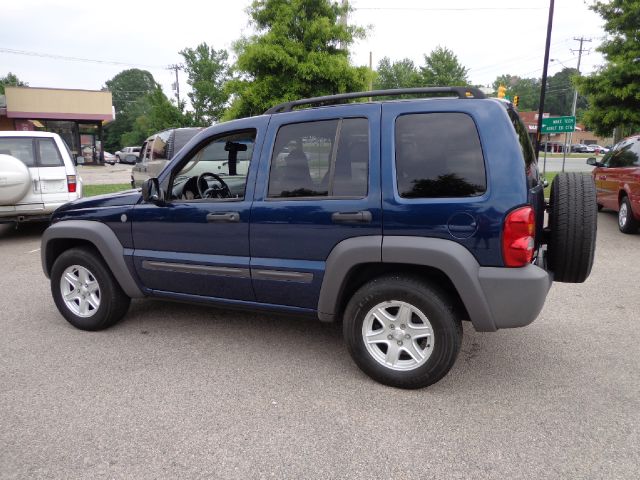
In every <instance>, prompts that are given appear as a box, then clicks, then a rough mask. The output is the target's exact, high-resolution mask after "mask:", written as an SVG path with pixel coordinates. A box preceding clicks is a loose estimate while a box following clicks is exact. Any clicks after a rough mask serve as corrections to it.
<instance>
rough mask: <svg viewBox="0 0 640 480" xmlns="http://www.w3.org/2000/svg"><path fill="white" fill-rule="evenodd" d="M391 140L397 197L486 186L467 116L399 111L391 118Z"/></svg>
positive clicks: (469, 192) (474, 191) (459, 193)
mask: <svg viewBox="0 0 640 480" xmlns="http://www.w3.org/2000/svg"><path fill="white" fill-rule="evenodd" d="M395 141H396V145H395V146H396V152H395V154H396V180H397V187H398V194H399V195H400V196H401V197H403V198H438V197H441V198H448V197H473V196H478V195H482V194H483V193H484V192H485V191H486V190H487V181H486V172H485V165H484V157H483V155H482V148H481V146H480V138H479V136H478V131H477V129H476V125H475V123H474V121H473V120H472V119H471V117H470V116H469V115H467V114H464V113H419V114H410V115H402V116H400V117H398V119H397V120H396V128H395Z"/></svg>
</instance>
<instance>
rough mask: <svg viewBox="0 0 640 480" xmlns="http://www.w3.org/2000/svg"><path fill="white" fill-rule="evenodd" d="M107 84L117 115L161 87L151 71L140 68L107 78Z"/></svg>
mask: <svg viewBox="0 0 640 480" xmlns="http://www.w3.org/2000/svg"><path fill="white" fill-rule="evenodd" d="M105 86H106V88H107V89H108V90H109V91H110V92H111V95H112V97H113V106H114V108H115V110H116V117H117V116H118V115H119V114H121V113H123V112H125V111H126V110H127V107H128V106H130V105H132V104H134V103H135V102H136V101H137V100H138V99H140V98H142V97H144V96H145V95H146V94H147V93H149V92H152V91H153V90H154V89H156V88H158V87H159V85H158V83H157V82H156V81H155V79H154V78H153V75H151V73H149V72H148V71H146V70H140V69H138V68H131V69H129V70H123V71H122V72H120V73H118V74H117V75H116V76H115V77H113V78H112V79H111V80H107V81H106V82H105Z"/></svg>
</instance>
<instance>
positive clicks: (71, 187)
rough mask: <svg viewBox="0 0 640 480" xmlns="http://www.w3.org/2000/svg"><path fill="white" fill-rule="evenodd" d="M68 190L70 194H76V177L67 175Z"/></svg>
mask: <svg viewBox="0 0 640 480" xmlns="http://www.w3.org/2000/svg"><path fill="white" fill-rule="evenodd" d="M67 190H68V191H69V193H76V176H75V175H67Z"/></svg>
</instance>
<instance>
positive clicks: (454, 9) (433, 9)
mask: <svg viewBox="0 0 640 480" xmlns="http://www.w3.org/2000/svg"><path fill="white" fill-rule="evenodd" d="M353 9H354V10H387V11H388V10H393V11H425V12H474V11H497V10H499V11H504V10H546V7H354V8H353Z"/></svg>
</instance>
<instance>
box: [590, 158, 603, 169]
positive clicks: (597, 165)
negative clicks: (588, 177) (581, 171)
mask: <svg viewBox="0 0 640 480" xmlns="http://www.w3.org/2000/svg"><path fill="white" fill-rule="evenodd" d="M587 165H593V166H594V167H601V166H602V163H600V162H599V161H598V160H597V159H596V158H595V157H590V158H587Z"/></svg>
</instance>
